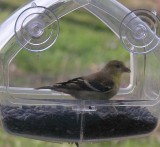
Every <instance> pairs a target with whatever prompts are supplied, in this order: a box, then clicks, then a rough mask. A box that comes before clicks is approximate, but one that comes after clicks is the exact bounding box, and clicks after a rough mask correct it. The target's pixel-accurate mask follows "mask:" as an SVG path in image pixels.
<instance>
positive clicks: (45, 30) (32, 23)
mask: <svg viewBox="0 0 160 147" xmlns="http://www.w3.org/2000/svg"><path fill="white" fill-rule="evenodd" d="M15 35H16V38H17V41H18V42H19V43H20V45H21V46H22V47H23V48H25V49H27V50H29V51H34V52H38V51H43V50H46V49H48V48H49V47H50V46H52V45H53V44H54V43H55V41H56V39H57V37H58V35H59V22H58V19H57V17H56V16H55V14H54V13H53V12H51V11H50V10H49V9H47V8H45V7H42V6H36V5H35V6H33V7H30V8H28V9H26V10H24V11H23V12H22V13H21V14H20V15H19V17H18V18H17V20H16V24H15Z"/></svg>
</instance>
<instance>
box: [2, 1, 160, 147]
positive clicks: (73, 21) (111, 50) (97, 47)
mask: <svg viewBox="0 0 160 147" xmlns="http://www.w3.org/2000/svg"><path fill="white" fill-rule="evenodd" d="M25 1H26V0H15V1H14V0H1V1H0V12H1V13H0V23H1V22H3V21H4V19H5V18H7V17H8V16H9V15H10V14H11V13H13V11H14V10H15V9H16V8H18V7H19V6H20V5H21V4H23V3H24V2H25ZM112 59H118V60H122V61H124V62H125V64H128V63H129V62H128V61H129V53H128V51H126V50H125V49H124V48H123V46H122V44H121V42H120V41H119V39H118V38H117V37H116V36H115V35H114V34H113V33H112V32H111V31H110V30H109V29H108V28H107V27H106V26H105V25H103V24H102V23H101V22H100V21H99V20H98V19H96V18H95V17H94V16H92V15H91V14H90V13H88V12H86V11H84V10H78V11H76V12H74V13H71V14H69V15H67V16H65V17H64V18H63V19H60V35H59V37H58V39H57V41H56V43H55V44H54V45H53V47H51V48H50V49H48V50H47V51H44V52H41V53H33V52H28V51H26V50H22V51H21V52H20V53H19V54H18V55H17V56H16V58H15V59H14V60H13V62H12V63H11V65H10V84H11V85H12V86H22V87H24V86H31V87H36V86H38V85H39V84H42V83H51V82H54V81H58V80H64V79H68V78H72V77H75V76H80V75H81V74H86V73H90V72H93V71H96V70H97V69H99V68H100V67H102V66H103V65H104V64H105V63H106V62H108V61H109V60H112ZM35 61H36V62H35ZM17 76H18V78H17ZM135 129H136V128H135ZM159 138H160V135H159V132H158V131H157V132H156V133H154V135H152V136H149V137H144V138H137V139H126V140H123V141H108V142H104V143H94V144H93V143H92V144H91V143H84V144H82V146H83V147H151V146H152V147H159V146H160V139H159ZM43 146H45V147H74V146H75V145H74V144H67V143H63V144H57V143H51V142H44V141H37V140H32V139H26V138H22V137H16V136H12V135H9V134H7V133H6V132H5V131H4V130H0V147H43Z"/></svg>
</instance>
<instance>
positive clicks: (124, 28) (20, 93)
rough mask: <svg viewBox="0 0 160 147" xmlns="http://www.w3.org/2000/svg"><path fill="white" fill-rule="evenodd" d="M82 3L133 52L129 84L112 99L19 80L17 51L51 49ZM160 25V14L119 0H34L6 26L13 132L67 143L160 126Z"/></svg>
mask: <svg viewBox="0 0 160 147" xmlns="http://www.w3.org/2000/svg"><path fill="white" fill-rule="evenodd" d="M79 8H83V9H86V10H87V11H89V12H90V13H92V14H93V15H95V16H96V17H97V19H100V20H101V21H102V23H104V24H105V25H106V27H109V28H110V29H111V30H112V31H113V32H114V33H115V35H117V37H118V38H119V39H120V40H121V42H122V44H123V45H124V48H125V49H127V50H128V51H129V53H130V68H131V73H130V83H129V85H128V86H127V87H126V88H120V90H119V92H118V94H117V95H116V96H115V97H114V99H111V100H98V99H97V100H87V99H86V100H76V99H74V98H73V97H72V96H70V95H67V94H63V93H59V92H56V91H47V90H43V89H41V90H36V89H34V88H30V87H28V88H21V87H11V86H10V84H9V82H10V80H9V78H10V77H9V66H10V64H11V62H12V61H13V59H14V58H15V57H16V55H17V54H21V50H22V49H27V50H29V51H31V52H32V53H33V54H34V52H41V53H42V51H44V50H47V49H49V48H50V47H51V46H53V45H54V43H55V42H56V40H57V38H58V36H59V32H60V25H59V19H63V16H65V15H67V14H68V13H71V12H72V11H75V10H77V9H79ZM91 23H92V22H91ZM159 28H160V26H159V19H158V17H157V16H156V14H155V13H153V12H151V11H149V10H144V9H138V10H134V11H131V10H129V9H128V8H126V7H125V6H123V5H122V4H121V3H119V2H118V1H115V0H45V1H44V0H33V1H31V2H29V3H28V4H26V5H24V6H23V7H22V8H20V9H18V10H17V11H16V12H15V13H14V14H13V15H12V16H10V17H9V18H8V19H7V20H6V21H5V22H4V23H3V24H1V26H0V102H1V120H2V123H3V127H4V128H5V129H6V131H8V132H9V133H11V134H15V135H22V136H25V137H29V138H31V137H32V138H35V139H40V140H50V141H59V142H83V141H84V142H88V141H92V142H93V141H104V140H111V139H119V138H125V137H134V136H137V135H147V134H149V133H151V132H153V131H154V130H155V129H156V127H157V126H158V122H159V118H160V110H159V107H160V94H159V90H160V56H159V55H160V51H159V49H160V44H159V34H158V33H159ZM95 35H96V34H95ZM73 37H74V36H73ZM62 42H63V40H62ZM115 52H116V51H115ZM42 54H43V53H42ZM84 54H85V53H84ZM42 58H43V56H42ZM52 68H53V67H52Z"/></svg>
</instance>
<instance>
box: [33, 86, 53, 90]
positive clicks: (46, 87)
mask: <svg viewBox="0 0 160 147" xmlns="http://www.w3.org/2000/svg"><path fill="white" fill-rule="evenodd" d="M35 89H37V90H38V89H51V90H53V86H42V87H38V88H35Z"/></svg>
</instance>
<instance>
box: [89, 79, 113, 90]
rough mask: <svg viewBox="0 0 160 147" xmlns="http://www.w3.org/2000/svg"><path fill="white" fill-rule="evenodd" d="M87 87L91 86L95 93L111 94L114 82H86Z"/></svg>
mask: <svg viewBox="0 0 160 147" xmlns="http://www.w3.org/2000/svg"><path fill="white" fill-rule="evenodd" d="M88 86H92V87H93V88H94V89H95V91H99V92H105V93H106V92H111V91H112V90H113V89H114V86H115V84H114V82H113V81H111V80H109V81H107V82H98V81H96V80H91V81H88Z"/></svg>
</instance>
